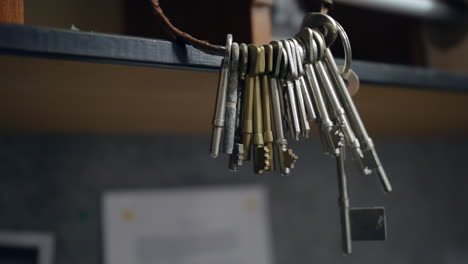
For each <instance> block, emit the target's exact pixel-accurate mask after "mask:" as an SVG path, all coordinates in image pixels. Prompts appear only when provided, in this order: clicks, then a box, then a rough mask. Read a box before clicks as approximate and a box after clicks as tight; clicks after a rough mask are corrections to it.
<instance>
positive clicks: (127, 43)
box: [0, 23, 468, 92]
mask: <svg viewBox="0 0 468 264" xmlns="http://www.w3.org/2000/svg"><path fill="white" fill-rule="evenodd" d="M0 55H17V56H26V57H40V58H46V59H59V60H73V61H85V62H93V63H106V64H123V65H130V66H142V67H156V68H169V69H178V70H193V71H208V72H218V71H219V68H220V66H221V60H222V57H220V56H213V55H209V54H206V53H203V52H201V51H199V50H197V49H195V48H193V47H192V46H187V45H184V44H180V43H173V42H169V41H165V40H154V39H145V38H137V37H128V36H119V35H110V34H101V33H93V32H81V31H73V30H60V29H51V28H43V27H32V26H24V25H14V24H2V23H0ZM338 62H339V63H342V61H341V60H338ZM352 68H353V69H354V71H355V72H356V73H357V74H358V75H359V77H360V78H361V82H362V83H371V84H380V85H392V86H401V87H414V88H423V89H431V90H439V91H458V92H468V75H467V74H462V73H447V72H441V71H435V70H430V69H424V68H416V67H407V66H400V65H389V64H383V63H373V62H364V61H356V60H355V61H353V65H352Z"/></svg>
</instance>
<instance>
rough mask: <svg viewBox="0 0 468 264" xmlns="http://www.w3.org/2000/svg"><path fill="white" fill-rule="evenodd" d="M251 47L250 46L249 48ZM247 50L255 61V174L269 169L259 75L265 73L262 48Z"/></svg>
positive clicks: (263, 50)
mask: <svg viewBox="0 0 468 264" xmlns="http://www.w3.org/2000/svg"><path fill="white" fill-rule="evenodd" d="M249 47H251V46H249ZM254 47H255V48H252V49H249V54H250V58H252V60H255V70H254V71H255V72H254V74H255V85H254V100H253V144H254V149H253V155H254V157H253V161H254V172H255V173H257V174H261V173H263V172H264V171H265V170H268V169H269V167H270V155H269V149H268V147H266V146H265V141H264V139H263V132H264V131H263V108H262V94H261V91H262V89H261V82H260V75H263V74H264V73H265V49H264V47H262V46H260V47H257V46H254Z"/></svg>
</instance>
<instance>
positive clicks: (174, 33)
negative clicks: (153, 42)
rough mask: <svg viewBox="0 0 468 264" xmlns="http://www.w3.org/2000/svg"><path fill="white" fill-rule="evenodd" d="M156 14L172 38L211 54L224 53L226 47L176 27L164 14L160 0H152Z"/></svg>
mask: <svg viewBox="0 0 468 264" xmlns="http://www.w3.org/2000/svg"><path fill="white" fill-rule="evenodd" d="M151 2H152V4H153V8H154V11H155V13H156V15H157V16H158V17H159V18H160V19H161V22H162V25H163V27H164V30H165V31H166V33H167V34H168V35H169V36H170V37H171V38H172V40H180V41H182V42H184V43H185V44H188V45H192V46H194V47H195V48H197V49H199V50H201V51H203V52H205V53H208V54H211V55H224V47H220V46H216V45H213V44H211V43H209V42H207V41H203V40H199V39H197V38H195V37H193V36H191V35H190V34H188V33H186V32H184V31H182V30H180V29H178V28H177V27H175V26H174V25H173V24H172V23H171V21H169V18H168V17H167V16H166V15H165V14H164V11H163V10H162V8H161V6H160V5H159V0H151Z"/></svg>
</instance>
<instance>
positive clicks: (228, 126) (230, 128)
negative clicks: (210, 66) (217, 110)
mask: <svg viewBox="0 0 468 264" xmlns="http://www.w3.org/2000/svg"><path fill="white" fill-rule="evenodd" d="M238 67H239V44H237V43H236V42H234V43H232V47H231V61H230V65H229V78H228V79H229V81H228V89H227V95H226V121H225V123H224V134H223V153H226V154H232V151H233V149H234V136H235V132H236V119H237V93H238V88H239V85H238V78H239V71H238Z"/></svg>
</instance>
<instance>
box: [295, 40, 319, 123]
mask: <svg viewBox="0 0 468 264" xmlns="http://www.w3.org/2000/svg"><path fill="white" fill-rule="evenodd" d="M293 41H294V43H295V44H296V47H297V58H298V64H297V65H298V73H299V81H300V85H301V88H302V96H303V98H304V105H305V107H306V110H307V120H308V121H309V122H310V123H311V122H312V121H315V119H316V118H317V115H316V113H315V109H314V108H315V107H314V105H313V103H312V99H311V98H310V94H309V89H308V88H307V84H306V82H305V79H304V75H305V70H304V63H305V52H304V48H303V47H302V44H301V43H300V42H299V41H300V40H296V39H294V40H293Z"/></svg>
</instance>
